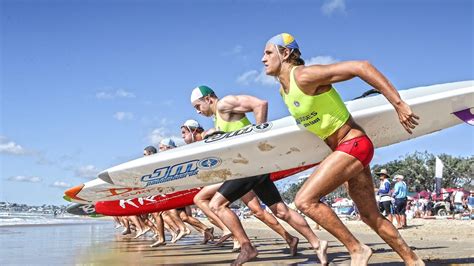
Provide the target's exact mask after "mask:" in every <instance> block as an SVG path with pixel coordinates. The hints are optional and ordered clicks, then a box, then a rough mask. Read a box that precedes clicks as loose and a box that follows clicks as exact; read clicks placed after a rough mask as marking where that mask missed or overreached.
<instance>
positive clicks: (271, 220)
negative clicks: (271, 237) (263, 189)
mask: <svg viewBox="0 0 474 266" xmlns="http://www.w3.org/2000/svg"><path fill="white" fill-rule="evenodd" d="M240 199H241V200H242V202H243V203H244V204H245V205H247V206H248V207H249V209H250V210H251V211H252V214H253V215H254V216H255V217H256V218H257V219H259V220H260V221H262V222H263V223H264V224H266V225H267V226H268V227H270V228H271V229H272V230H273V231H275V232H276V233H277V234H279V235H280V236H281V237H283V239H285V241H286V243H288V245H290V253H291V254H292V255H294V253H296V247H297V245H298V240H297V237H294V236H292V235H291V234H290V233H288V231H286V229H285V228H284V227H283V226H282V225H281V224H280V223H279V222H278V220H277V219H276V218H275V216H273V215H272V214H271V213H269V212H267V211H265V210H264V209H262V206H261V205H260V201H259V200H258V198H257V195H255V193H254V192H253V191H250V192H248V193H247V194H245V195H244V196H243V197H242V198H240ZM292 244H293V246H292Z"/></svg>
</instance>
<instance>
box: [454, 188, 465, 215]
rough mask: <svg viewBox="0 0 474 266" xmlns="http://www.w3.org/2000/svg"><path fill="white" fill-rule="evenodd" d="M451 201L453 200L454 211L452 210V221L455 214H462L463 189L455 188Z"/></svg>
mask: <svg viewBox="0 0 474 266" xmlns="http://www.w3.org/2000/svg"><path fill="white" fill-rule="evenodd" d="M452 199H453V206H454V208H453V209H454V210H453V219H454V216H455V215H456V214H458V213H461V214H462V213H463V212H464V206H465V203H464V200H465V197H464V192H463V189H462V188H461V187H457V188H456V190H455V191H454V192H453V196H452Z"/></svg>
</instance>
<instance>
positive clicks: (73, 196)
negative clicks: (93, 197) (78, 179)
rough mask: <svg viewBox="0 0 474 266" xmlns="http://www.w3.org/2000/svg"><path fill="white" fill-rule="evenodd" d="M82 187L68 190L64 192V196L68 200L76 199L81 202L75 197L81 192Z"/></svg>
mask: <svg viewBox="0 0 474 266" xmlns="http://www.w3.org/2000/svg"><path fill="white" fill-rule="evenodd" d="M83 187H84V184H82V185H79V186H75V187H73V188H70V189H68V190H66V191H65V192H64V194H65V195H66V196H67V197H68V198H69V199H78V200H83V199H81V198H79V197H78V196H77V194H79V192H81V190H82V188H83Z"/></svg>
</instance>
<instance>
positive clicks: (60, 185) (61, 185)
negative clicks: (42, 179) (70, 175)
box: [51, 181, 72, 188]
mask: <svg viewBox="0 0 474 266" xmlns="http://www.w3.org/2000/svg"><path fill="white" fill-rule="evenodd" d="M51 186H52V187H57V188H70V187H72V186H71V184H68V183H66V182H63V181H55V182H54V183H52V184H51Z"/></svg>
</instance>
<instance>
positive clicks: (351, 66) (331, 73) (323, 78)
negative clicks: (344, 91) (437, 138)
mask: <svg viewBox="0 0 474 266" xmlns="http://www.w3.org/2000/svg"><path fill="white" fill-rule="evenodd" d="M354 77H359V78H360V79H362V80H363V81H365V82H367V83H368V84H369V85H371V86H372V87H374V88H375V89H376V90H378V91H380V92H381V93H382V94H383V95H384V96H385V98H387V100H388V101H389V102H390V103H391V104H392V105H393V106H394V107H395V110H396V111H397V113H398V116H399V119H400V123H401V124H402V125H403V127H404V128H405V129H406V130H407V131H408V132H409V133H411V130H410V129H413V128H415V126H416V125H418V123H417V122H416V121H415V118H416V119H418V116H416V115H415V114H413V112H412V111H411V109H410V107H409V106H408V105H407V104H406V103H405V102H404V101H403V100H402V99H401V98H400V94H398V91H397V90H396V89H395V87H394V86H393V85H392V84H391V83H390V81H389V80H388V79H387V78H386V77H385V76H384V75H383V74H382V73H380V71H378V70H377V69H376V68H375V67H374V66H373V65H372V64H370V63H369V62H367V61H347V62H341V63H336V64H331V65H313V66H308V67H303V68H300V69H297V71H296V72H295V78H296V81H297V82H298V84H299V85H300V87H301V89H302V90H303V91H304V92H305V93H306V94H309V95H314V94H315V93H316V90H317V89H318V88H319V87H320V86H324V85H330V84H332V83H337V82H341V81H345V80H349V79H352V78H354Z"/></svg>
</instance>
